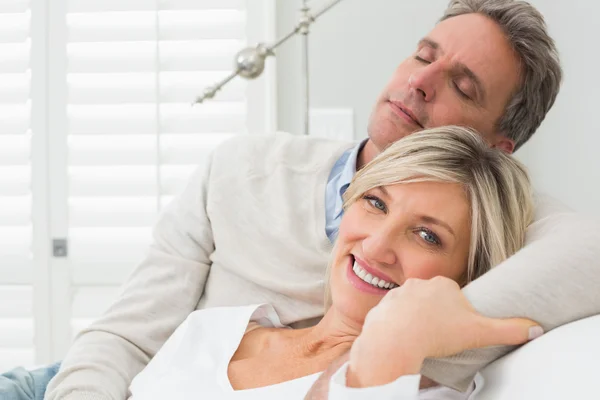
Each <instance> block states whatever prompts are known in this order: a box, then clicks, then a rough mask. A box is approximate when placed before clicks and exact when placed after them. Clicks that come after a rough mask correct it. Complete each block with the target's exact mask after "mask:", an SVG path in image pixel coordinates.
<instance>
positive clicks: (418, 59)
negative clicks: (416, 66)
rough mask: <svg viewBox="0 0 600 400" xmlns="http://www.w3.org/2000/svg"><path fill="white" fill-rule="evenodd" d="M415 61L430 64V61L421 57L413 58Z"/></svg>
mask: <svg viewBox="0 0 600 400" xmlns="http://www.w3.org/2000/svg"><path fill="white" fill-rule="evenodd" d="M415 60H417V61H420V62H422V63H425V64H431V61H428V60H426V59H424V58H423V57H419V56H415Z"/></svg>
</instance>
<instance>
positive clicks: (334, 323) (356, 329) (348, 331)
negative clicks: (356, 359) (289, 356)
mask: <svg viewBox="0 0 600 400" xmlns="http://www.w3.org/2000/svg"><path fill="white" fill-rule="evenodd" d="M361 330H362V322H357V321H352V320H350V319H348V318H345V317H344V316H342V315H340V314H339V313H338V312H337V311H336V310H335V308H333V307H332V308H330V309H329V310H328V311H327V313H325V315H324V316H323V318H322V319H321V321H319V323H318V324H317V325H315V326H313V327H310V328H304V329H298V330H295V331H288V332H289V334H290V338H291V339H292V340H293V342H294V350H293V351H294V352H295V353H296V355H297V356H300V357H307V358H311V357H317V356H323V355H325V354H327V355H330V356H331V355H335V357H338V356H340V355H341V354H344V353H345V352H346V351H348V350H350V347H351V346H352V343H354V340H356V338H357V337H358V335H360V332H361Z"/></svg>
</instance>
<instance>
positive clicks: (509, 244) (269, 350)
mask: <svg viewBox="0 0 600 400" xmlns="http://www.w3.org/2000/svg"><path fill="white" fill-rule="evenodd" d="M345 197H346V201H345V205H344V208H345V214H344V217H343V220H342V223H341V226H340V230H339V236H338V239H337V242H336V246H335V249H334V251H333V254H332V258H331V261H330V265H329V267H328V276H329V285H328V288H327V290H326V293H327V298H326V304H327V307H328V308H327V312H326V313H325V315H324V317H323V318H322V320H321V321H320V322H319V323H318V324H317V325H315V326H314V327H311V328H306V329H298V330H291V329H285V327H284V326H282V325H281V323H280V322H279V318H278V316H277V314H276V312H275V310H274V309H273V308H272V307H271V306H270V305H267V304H263V305H254V306H247V307H223V308H214V309H206V310H202V311H196V312H194V313H192V314H191V315H190V317H188V319H187V320H186V321H185V322H184V323H183V324H182V325H181V326H180V327H179V328H178V329H177V330H176V332H175V333H174V334H173V335H172V336H171V338H170V339H169V340H168V341H167V343H166V344H165V345H164V347H163V348H162V349H161V350H160V352H159V353H158V354H157V355H156V357H155V358H154V359H153V360H152V361H151V362H150V364H149V365H148V366H147V368H146V369H144V370H143V371H142V372H141V373H140V374H139V375H138V376H137V377H136V378H135V379H134V381H133V382H132V385H131V388H130V389H131V392H132V395H133V399H134V400H143V399H154V398H156V399H164V398H166V397H167V396H169V397H172V398H177V399H185V398H208V399H220V398H236V399H237V398H239V399H251V398H260V399H270V398H273V399H280V398H286V399H291V398H303V397H304V396H305V394H306V393H307V392H308V390H309V388H310V387H311V385H312V384H313V383H314V382H315V381H316V380H317V378H318V375H319V374H320V373H321V372H322V371H323V370H325V369H326V368H327V367H328V366H329V365H330V364H331V363H332V361H334V360H336V359H338V358H339V357H340V356H341V355H343V354H345V353H347V352H348V351H349V350H350V349H352V351H351V359H350V363H349V364H347V365H345V366H344V368H343V369H342V372H341V373H342V375H343V377H342V378H341V382H338V383H336V382H337V381H335V379H334V386H335V385H337V386H336V388H335V389H334V388H332V394H333V395H334V396H337V398H347V396H350V394H349V393H350V392H348V391H351V392H352V391H353V390H354V391H355V389H351V388H348V387H347V386H352V387H365V386H375V388H374V390H376V391H377V390H379V392H373V393H375V394H373V395H374V396H379V397H377V398H384V397H382V396H384V395H383V394H382V393H384V392H381V390H382V388H383V390H384V391H385V390H386V389H385V387H383V386H381V385H384V384H387V383H390V382H392V387H393V389H394V390H395V391H402V390H404V391H408V392H410V391H413V392H415V391H416V390H418V384H419V380H418V379H416V378H415V377H418V375H415V374H417V373H418V371H419V363H420V362H422V359H423V358H425V357H431V356H441V355H445V353H447V352H448V351H450V352H451V353H452V352H459V351H462V350H464V349H466V348H469V347H474V346H476V345H485V344H488V343H487V342H486V340H484V339H482V338H478V337H477V336H476V335H477V332H479V330H478V329H472V328H473V327H474V326H475V327H483V326H484V324H483V323H481V321H482V320H483V319H482V317H479V316H477V315H476V314H475V313H474V312H473V311H472V310H470V309H469V306H468V303H467V302H466V301H464V299H461V297H460V296H461V295H460V291H459V290H458V288H459V285H460V286H462V285H464V284H466V283H468V282H469V281H471V280H473V279H475V278H477V277H478V276H480V275H481V274H483V273H485V272H486V271H488V270H489V269H490V268H491V267H492V266H494V265H496V264H498V263H499V262H501V261H502V260H504V259H505V258H507V257H509V256H510V255H512V254H513V253H515V252H516V251H517V250H518V249H519V247H521V246H522V244H523V242H524V236H525V229H526V227H527V225H528V224H529V222H530V220H531V210H532V200H531V193H530V186H529V181H528V178H527V174H526V172H525V170H524V169H523V167H522V166H521V165H520V164H519V163H518V162H516V161H515V160H513V159H512V158H510V157H509V156H507V155H505V154H503V153H501V152H500V151H497V150H493V149H489V148H488V147H487V145H486V144H485V143H484V142H483V141H482V139H480V138H479V136H478V135H477V134H476V133H474V132H472V131H469V130H467V129H465V128H459V127H443V128H436V129H432V130H426V131H423V132H420V133H417V134H413V135H411V136H409V137H406V138H404V139H402V140H400V141H398V142H396V143H395V144H394V145H392V146H390V147H389V148H388V149H387V150H386V151H385V152H383V153H382V154H381V155H380V156H378V157H377V158H376V159H375V160H373V161H372V162H371V163H370V164H369V165H367V166H366V167H365V168H364V169H362V170H361V171H360V172H359V173H358V174H357V175H356V176H355V178H354V180H353V181H352V184H351V185H350V187H349V189H348V191H347V192H346V196H345ZM434 277H440V278H437V279H431V278H434ZM419 280H428V281H426V282H423V281H419ZM406 282H408V283H407V284H406V286H405V287H402V286H403V285H404V284H405V283H406ZM448 282H454V283H453V284H452V285H449V284H448ZM398 287H399V288H398ZM397 288H398V289H397ZM415 288H416V289H415ZM432 288H433V289H432ZM438 289H439V290H440V291H441V293H443V294H444V295H443V296H441V298H442V299H443V300H444V302H443V303H440V300H439V299H438V298H437V296H425V295H422V296H421V295H420V294H419V293H431V292H435V291H436V290H438ZM419 296H421V298H422V300H423V302H422V304H417V305H414V304H413V305H411V303H415V302H416V303H419V301H418V300H419ZM384 298H385V299H386V301H383V302H382V301H381V300H382V299H384ZM415 298H416V299H417V301H412V300H415ZM380 302H381V304H380V305H379V306H378V304H379V303H380ZM390 305H394V307H391V306H390ZM376 306H377V307H376ZM434 306H435V307H434ZM396 307H397V308H398V309H399V310H401V311H402V313H400V314H399V316H398V317H394V309H395V308H396ZM415 307H417V308H418V307H421V308H422V310H423V309H424V310H426V311H427V312H428V314H427V315H425V314H423V316H424V317H426V318H424V319H426V320H430V319H431V320H432V321H434V322H435V323H429V325H427V326H424V325H419V324H415V325H414V326H416V327H417V328H416V329H415V328H412V327H411V326H403V325H402V324H403V322H402V321H406V320H407V319H405V318H402V317H403V316H404V317H407V318H408V317H410V316H411V315H412V317H413V318H412V320H414V314H415V312H414V311H415ZM439 308H441V309H442V310H443V311H444V312H443V313H440V312H438V311H436V310H438V309H439ZM382 310H383V311H382ZM384 311H385V312H384ZM367 314H369V318H368V319H367V320H366V321H365V319H366V317H367ZM448 314H453V315H448ZM438 315H441V316H442V317H443V318H446V319H443V318H437V319H436V318H435V316H438ZM454 317H456V318H457V319H456V321H458V322H460V323H461V324H462V325H461V326H462V328H469V329H470V331H472V332H475V333H474V334H471V335H469V337H468V338H467V339H464V331H463V330H461V329H458V330H457V328H456V327H453V328H452V329H450V327H449V324H448V318H450V319H452V318H454ZM478 318H479V319H478ZM386 320H387V323H389V324H390V326H391V327H392V328H393V329H391V330H390V334H389V335H386V333H385V329H381V328H382V323H383V324H385V323H386ZM392 322H393V324H392ZM444 323H446V325H448V326H446V328H448V332H452V334H443V335H440V334H439V332H437V333H436V329H438V328H440V327H444V326H445V325H444ZM519 323H520V324H521V325H519V328H520V327H522V326H527V327H529V326H533V323H531V322H529V321H519ZM469 324H471V325H469ZM459 328H460V327H459ZM481 329H483V328H481ZM503 329H504V328H503ZM507 329H508V328H506V329H504V331H506V330H507ZM510 329H512V328H510ZM382 331H383V333H382ZM422 334H426V335H427V336H426V337H422V336H421V335H422ZM506 336H507V335H501V337H494V340H496V342H493V343H495V344H501V343H502V344H504V343H503V342H504V341H507V340H508V341H509V342H515V343H520V342H522V341H523V340H525V339H526V338H523V337H521V336H522V335H518V334H517V335H513V334H512V332H511V333H510V334H509V335H508V336H510V337H509V338H507V337H506ZM402 337H405V338H410V339H411V341H413V343H409V345H408V344H406V343H405V345H406V346H405V347H406V348H403V347H402V346H401V345H398V343H397V338H402ZM473 338H474V339H473ZM357 339H358V340H357ZM416 339H419V340H416ZM469 339H473V340H469ZM415 342H418V345H417V344H415ZM353 344H356V345H353ZM379 344H387V346H386V347H384V348H378V345H379ZM465 346H466V347H465ZM411 348H412V349H414V350H411ZM391 350H396V351H400V350H402V352H401V353H398V352H396V353H394V352H391ZM451 353H450V354H451ZM370 354H378V355H379V357H378V359H374V358H373V357H372V356H371V355H370ZM396 355H397V356H398V357H399V358H400V359H401V360H404V361H403V362H401V363H398V362H395V361H394V362H390V360H394V359H396V358H397V357H396ZM390 356H392V357H390ZM398 364H400V365H401V367H400V368H399V367H398ZM377 365H383V369H381V368H379V367H377ZM376 370H377V371H378V372H377V374H376V375H375V376H373V374H371V373H370V371H376ZM402 376H404V377H406V376H408V377H409V379H399V380H398V381H396V379H397V378H398V377H402ZM411 376H412V378H410V377H411ZM344 378H346V379H344ZM338 380H340V378H339V377H338ZM415 385H416V386H415ZM388 389H389V388H388ZM433 390H437V391H438V392H437V394H436V396H437V397H436V398H444V397H440V396H446V397H448V396H456V395H459V394H458V393H457V392H453V391H451V390H450V389H445V388H439V389H433ZM333 392H335V393H333ZM367 392H368V391H367ZM367 392H364V391H363V392H362V393H367ZM429 393H431V391H430V392H429ZM355 394H356V392H354V394H352V396H355ZM353 398H354V397H353ZM448 398H456V397H448Z"/></svg>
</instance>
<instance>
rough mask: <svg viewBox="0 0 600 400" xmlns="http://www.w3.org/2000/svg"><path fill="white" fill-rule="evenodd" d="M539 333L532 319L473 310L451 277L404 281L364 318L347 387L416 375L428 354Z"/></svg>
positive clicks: (443, 353)
mask: <svg viewBox="0 0 600 400" xmlns="http://www.w3.org/2000/svg"><path fill="white" fill-rule="evenodd" d="M542 333H543V331H542V328H541V327H539V326H538V325H536V323H535V322H533V321H530V320H527V319H521V318H512V319H492V318H487V317H484V316H482V315H480V314H478V313H477V312H476V311H475V310H474V309H473V307H472V306H471V304H470V303H469V302H468V300H467V299H466V298H465V297H464V295H463V293H462V291H461V290H460V287H459V286H458V284H457V283H456V282H454V281H453V280H451V279H448V278H443V277H436V278H433V279H430V280H419V279H409V280H407V281H406V282H405V283H404V284H403V285H402V286H401V287H399V288H397V289H393V290H391V291H390V292H389V293H388V294H387V295H386V296H385V297H384V298H383V299H382V300H381V302H380V303H379V304H378V305H377V306H376V307H374V308H373V309H372V310H371V311H370V312H369V313H368V314H367V317H366V319H365V323H364V326H363V330H362V333H361V334H360V336H359V337H358V338H357V339H356V341H355V342H354V344H353V346H352V350H351V352H350V364H349V369H348V375H347V383H348V385H349V386H354V387H366V386H377V385H383V384H386V383H389V382H392V381H394V380H396V379H397V378H398V377H400V376H402V375H412V374H418V373H419V371H420V369H421V365H422V363H423V360H424V359H425V358H427V357H445V356H449V355H453V354H456V353H460V352H461V351H464V350H467V349H472V348H479V347H486V346H492V345H517V344H521V343H525V342H527V341H528V340H531V339H533V338H535V337H538V336H540V335H541V334H542Z"/></svg>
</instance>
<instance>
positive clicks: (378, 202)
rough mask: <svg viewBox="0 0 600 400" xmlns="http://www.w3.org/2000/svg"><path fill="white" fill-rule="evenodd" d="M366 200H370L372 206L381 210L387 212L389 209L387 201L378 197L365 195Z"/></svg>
mask: <svg viewBox="0 0 600 400" xmlns="http://www.w3.org/2000/svg"><path fill="white" fill-rule="evenodd" d="M365 200H367V201H368V202H369V204H370V205H371V207H373V208H376V209H377V210H379V211H383V212H385V211H386V210H387V208H386V207H385V203H384V202H383V201H382V200H381V199H380V198H378V197H375V196H365Z"/></svg>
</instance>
